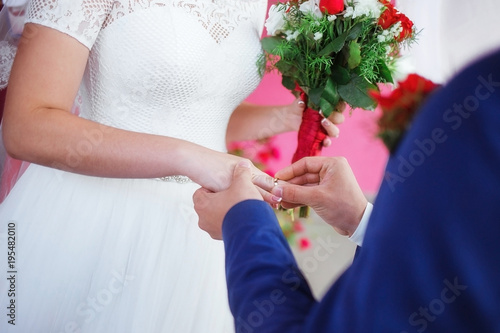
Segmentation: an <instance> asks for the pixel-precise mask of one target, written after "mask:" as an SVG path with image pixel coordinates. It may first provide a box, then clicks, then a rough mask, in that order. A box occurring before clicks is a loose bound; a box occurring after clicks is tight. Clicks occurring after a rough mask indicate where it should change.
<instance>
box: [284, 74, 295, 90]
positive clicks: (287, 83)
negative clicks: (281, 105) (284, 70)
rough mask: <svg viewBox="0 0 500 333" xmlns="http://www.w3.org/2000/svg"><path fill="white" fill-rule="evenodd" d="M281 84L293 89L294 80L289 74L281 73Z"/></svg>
mask: <svg viewBox="0 0 500 333" xmlns="http://www.w3.org/2000/svg"><path fill="white" fill-rule="evenodd" d="M281 84H282V85H283V87H285V88H286V89H288V90H294V89H295V80H294V79H293V78H292V77H290V76H285V75H283V76H282V78H281Z"/></svg>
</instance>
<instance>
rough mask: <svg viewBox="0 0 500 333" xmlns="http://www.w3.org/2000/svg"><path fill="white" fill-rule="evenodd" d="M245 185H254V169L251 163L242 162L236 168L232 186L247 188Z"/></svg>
mask: <svg viewBox="0 0 500 333" xmlns="http://www.w3.org/2000/svg"><path fill="white" fill-rule="evenodd" d="M245 183H250V184H251V183H252V169H251V163H250V161H247V160H242V161H240V162H239V163H238V164H237V165H236V167H235V168H234V171H233V181H232V186H245Z"/></svg>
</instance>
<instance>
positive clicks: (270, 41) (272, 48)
mask: <svg viewBox="0 0 500 333" xmlns="http://www.w3.org/2000/svg"><path fill="white" fill-rule="evenodd" d="M282 42H283V38H281V37H277V36H272V37H264V38H262V41H261V43H262V49H264V51H266V52H267V53H270V54H276V52H277V49H278V46H279V45H280V44H281V43H282Z"/></svg>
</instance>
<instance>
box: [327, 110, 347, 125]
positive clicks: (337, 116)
mask: <svg viewBox="0 0 500 333" xmlns="http://www.w3.org/2000/svg"><path fill="white" fill-rule="evenodd" d="M328 120H330V121H331V122H332V123H334V124H337V125H338V124H342V123H343V122H344V120H345V116H344V114H343V113H341V112H332V114H331V115H330V116H329V117H328Z"/></svg>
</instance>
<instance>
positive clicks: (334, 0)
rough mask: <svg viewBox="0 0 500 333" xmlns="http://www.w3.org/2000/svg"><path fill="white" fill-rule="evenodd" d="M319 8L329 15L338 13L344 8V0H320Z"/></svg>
mask: <svg viewBox="0 0 500 333" xmlns="http://www.w3.org/2000/svg"><path fill="white" fill-rule="evenodd" d="M319 9H320V10H321V12H322V13H324V12H328V14H329V15H335V14H338V13H340V12H342V11H343V10H344V0H320V1H319Z"/></svg>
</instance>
